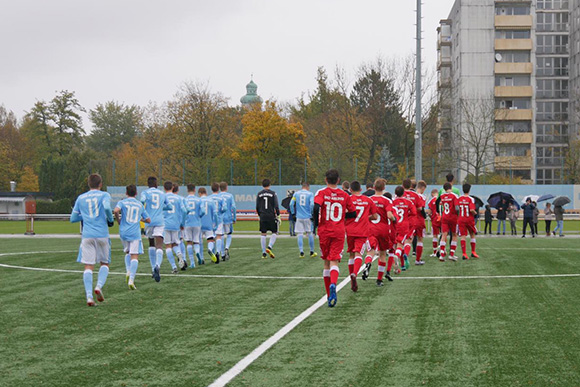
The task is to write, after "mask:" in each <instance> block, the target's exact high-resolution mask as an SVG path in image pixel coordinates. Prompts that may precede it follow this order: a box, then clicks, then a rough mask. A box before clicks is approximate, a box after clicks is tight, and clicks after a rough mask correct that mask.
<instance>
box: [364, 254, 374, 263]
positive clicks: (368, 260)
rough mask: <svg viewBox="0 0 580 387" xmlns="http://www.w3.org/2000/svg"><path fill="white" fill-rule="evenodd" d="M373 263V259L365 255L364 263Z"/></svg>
mask: <svg viewBox="0 0 580 387" xmlns="http://www.w3.org/2000/svg"><path fill="white" fill-rule="evenodd" d="M372 261H373V257H371V256H370V255H367V256H366V257H365V263H371V262H372Z"/></svg>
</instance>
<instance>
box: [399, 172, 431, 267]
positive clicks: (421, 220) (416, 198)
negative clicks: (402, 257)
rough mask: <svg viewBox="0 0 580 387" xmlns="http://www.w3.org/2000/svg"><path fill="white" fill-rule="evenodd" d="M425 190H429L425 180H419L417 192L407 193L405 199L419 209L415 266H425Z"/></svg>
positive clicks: (415, 228) (415, 226)
mask: <svg viewBox="0 0 580 387" xmlns="http://www.w3.org/2000/svg"><path fill="white" fill-rule="evenodd" d="M405 182H406V181H403V188H405ZM425 189H427V183H425V181H423V180H419V181H418V182H417V184H416V191H412V190H411V191H409V190H406V191H405V197H406V198H407V199H409V200H411V201H412V202H413V203H414V204H415V207H416V208H417V216H416V217H415V224H414V227H413V233H414V235H415V237H416V238H417V246H416V249H415V265H424V264H425V262H424V261H422V260H421V257H422V255H423V238H424V237H425V218H426V217H427V214H426V213H425V201H426V200H425V196H423V192H425ZM405 247H406V246H405ZM407 254H409V253H407Z"/></svg>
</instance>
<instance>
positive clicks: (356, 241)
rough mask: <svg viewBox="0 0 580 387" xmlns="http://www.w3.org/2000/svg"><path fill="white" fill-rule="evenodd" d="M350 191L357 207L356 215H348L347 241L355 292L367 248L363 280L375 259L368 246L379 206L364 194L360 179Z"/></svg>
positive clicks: (352, 286)
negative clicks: (357, 277) (372, 221)
mask: <svg viewBox="0 0 580 387" xmlns="http://www.w3.org/2000/svg"><path fill="white" fill-rule="evenodd" d="M350 192H351V193H352V195H351V197H350V200H351V201H352V204H353V205H354V207H355V208H356V217H349V216H347V217H346V218H347V219H346V243H347V246H348V252H349V254H350V257H349V259H348V272H349V274H350V287H351V289H352V291H353V292H356V291H357V290H358V285H357V282H356V275H357V274H358V271H359V270H360V268H361V267H362V263H363V259H362V255H363V253H364V251H365V249H367V250H368V251H367V256H366V257H365V271H364V273H363V280H366V279H367V277H368V271H369V269H370V267H371V263H372V261H373V255H374V254H373V255H369V254H368V253H370V251H371V249H368V248H367V246H368V244H367V240H368V237H369V233H370V227H371V222H370V221H371V220H375V219H376V218H377V208H376V207H375V203H374V202H373V201H372V200H371V199H370V198H369V197H368V196H364V195H362V190H361V186H360V183H359V182H358V181H356V180H355V181H352V182H351V183H350ZM365 273H366V275H365Z"/></svg>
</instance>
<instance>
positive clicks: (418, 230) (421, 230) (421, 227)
mask: <svg viewBox="0 0 580 387" xmlns="http://www.w3.org/2000/svg"><path fill="white" fill-rule="evenodd" d="M421 219H422V218H421ZM414 231H415V235H417V236H418V237H421V238H424V237H425V221H423V222H421V223H416V224H415V228H414Z"/></svg>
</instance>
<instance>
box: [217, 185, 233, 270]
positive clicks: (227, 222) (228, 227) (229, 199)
mask: <svg viewBox="0 0 580 387" xmlns="http://www.w3.org/2000/svg"><path fill="white" fill-rule="evenodd" d="M220 191H221V192H220V196H221V197H222V198H223V200H224V203H225V206H226V211H225V212H224V218H223V221H224V235H225V236H226V242H225V243H224V244H223V247H222V256H223V257H224V260H225V261H227V260H229V259H230V246H231V245H232V234H233V232H234V223H236V202H235V200H234V195H232V194H231V193H229V192H228V183H226V182H225V181H222V182H221V183H220Z"/></svg>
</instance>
